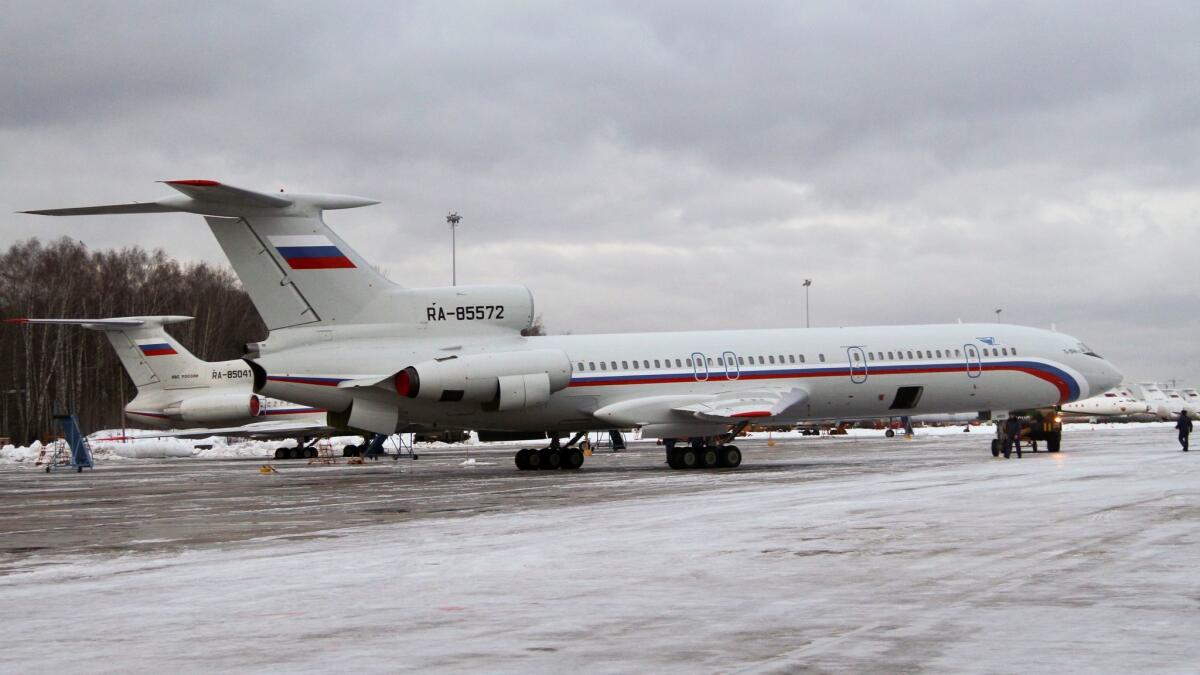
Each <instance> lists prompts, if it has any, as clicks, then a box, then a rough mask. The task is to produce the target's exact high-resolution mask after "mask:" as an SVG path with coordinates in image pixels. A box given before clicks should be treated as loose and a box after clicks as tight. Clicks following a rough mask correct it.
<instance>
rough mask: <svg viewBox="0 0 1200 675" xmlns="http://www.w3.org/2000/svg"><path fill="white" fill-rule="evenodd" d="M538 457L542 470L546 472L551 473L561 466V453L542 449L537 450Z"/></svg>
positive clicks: (552, 449)
mask: <svg viewBox="0 0 1200 675" xmlns="http://www.w3.org/2000/svg"><path fill="white" fill-rule="evenodd" d="M537 452H538V455H540V456H541V458H542V468H543V469H545V470H547V471H553V470H554V469H557V468H558V467H559V466H560V465H562V453H561V452H559V451H558V450H555V449H554V448H544V449H542V450H538V451H537Z"/></svg>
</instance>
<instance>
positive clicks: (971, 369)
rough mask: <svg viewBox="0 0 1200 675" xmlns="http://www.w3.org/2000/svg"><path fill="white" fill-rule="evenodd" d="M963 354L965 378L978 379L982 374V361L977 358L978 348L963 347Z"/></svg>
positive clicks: (973, 346) (972, 346)
mask: <svg viewBox="0 0 1200 675" xmlns="http://www.w3.org/2000/svg"><path fill="white" fill-rule="evenodd" d="M963 353H964V354H966V355H967V377H979V374H980V373H982V372H983V361H982V360H981V359H980V358H979V347H976V346H975V345H963Z"/></svg>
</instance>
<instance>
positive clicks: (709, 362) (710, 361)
mask: <svg viewBox="0 0 1200 675" xmlns="http://www.w3.org/2000/svg"><path fill="white" fill-rule="evenodd" d="M712 364H713V362H712V357H711V356H710V357H708V365H710V366H711V365H712Z"/></svg>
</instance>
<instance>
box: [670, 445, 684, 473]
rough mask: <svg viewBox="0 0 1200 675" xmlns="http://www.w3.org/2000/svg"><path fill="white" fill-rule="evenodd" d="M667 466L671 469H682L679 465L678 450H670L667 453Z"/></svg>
mask: <svg viewBox="0 0 1200 675" xmlns="http://www.w3.org/2000/svg"><path fill="white" fill-rule="evenodd" d="M667 466H669V467H671V468H672V469H682V468H683V465H682V464H680V463H679V448H671V449H670V450H668V451H667Z"/></svg>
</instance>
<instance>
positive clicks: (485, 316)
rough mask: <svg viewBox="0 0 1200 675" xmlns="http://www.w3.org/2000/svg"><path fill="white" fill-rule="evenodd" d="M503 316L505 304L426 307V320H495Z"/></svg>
mask: <svg viewBox="0 0 1200 675" xmlns="http://www.w3.org/2000/svg"><path fill="white" fill-rule="evenodd" d="M503 318H504V305H466V306H462V307H453V308H446V307H438V306H437V305H430V306H428V307H426V308H425V320H426V321H448V320H450V319H454V320H455V321H494V320H497V319H503Z"/></svg>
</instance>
